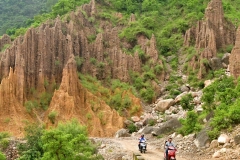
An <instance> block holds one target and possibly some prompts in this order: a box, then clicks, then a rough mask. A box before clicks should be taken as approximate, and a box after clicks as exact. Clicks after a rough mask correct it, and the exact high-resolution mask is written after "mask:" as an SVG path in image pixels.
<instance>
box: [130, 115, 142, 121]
mask: <svg viewBox="0 0 240 160" xmlns="http://www.w3.org/2000/svg"><path fill="white" fill-rule="evenodd" d="M131 120H132V121H133V122H139V121H140V118H139V117H138V116H133V117H131Z"/></svg>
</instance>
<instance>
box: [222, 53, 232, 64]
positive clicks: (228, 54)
mask: <svg viewBox="0 0 240 160" xmlns="http://www.w3.org/2000/svg"><path fill="white" fill-rule="evenodd" d="M230 55H231V54H230V53H225V54H224V55H223V57H222V62H223V63H224V64H226V65H229V57H230Z"/></svg>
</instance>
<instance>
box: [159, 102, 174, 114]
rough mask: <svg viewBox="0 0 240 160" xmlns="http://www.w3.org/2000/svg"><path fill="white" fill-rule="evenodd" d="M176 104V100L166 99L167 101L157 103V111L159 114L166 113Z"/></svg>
mask: <svg viewBox="0 0 240 160" xmlns="http://www.w3.org/2000/svg"><path fill="white" fill-rule="evenodd" d="M173 104H174V100H173V99H165V100H161V101H159V102H158V103H157V105H156V107H155V110H157V111H159V112H165V111H166V110H167V109H168V108H169V107H170V106H172V105H173Z"/></svg>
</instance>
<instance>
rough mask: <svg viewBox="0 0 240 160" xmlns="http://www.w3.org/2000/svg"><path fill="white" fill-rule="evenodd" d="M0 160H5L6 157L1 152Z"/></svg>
mask: <svg viewBox="0 0 240 160" xmlns="http://www.w3.org/2000/svg"><path fill="white" fill-rule="evenodd" d="M0 160H6V156H5V155H4V154H3V153H2V152H0Z"/></svg>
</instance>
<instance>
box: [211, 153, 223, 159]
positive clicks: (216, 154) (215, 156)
mask: <svg viewBox="0 0 240 160" xmlns="http://www.w3.org/2000/svg"><path fill="white" fill-rule="evenodd" d="M212 157H213V158H220V157H221V154H220V153H219V152H215V153H214V154H213V156H212Z"/></svg>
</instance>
